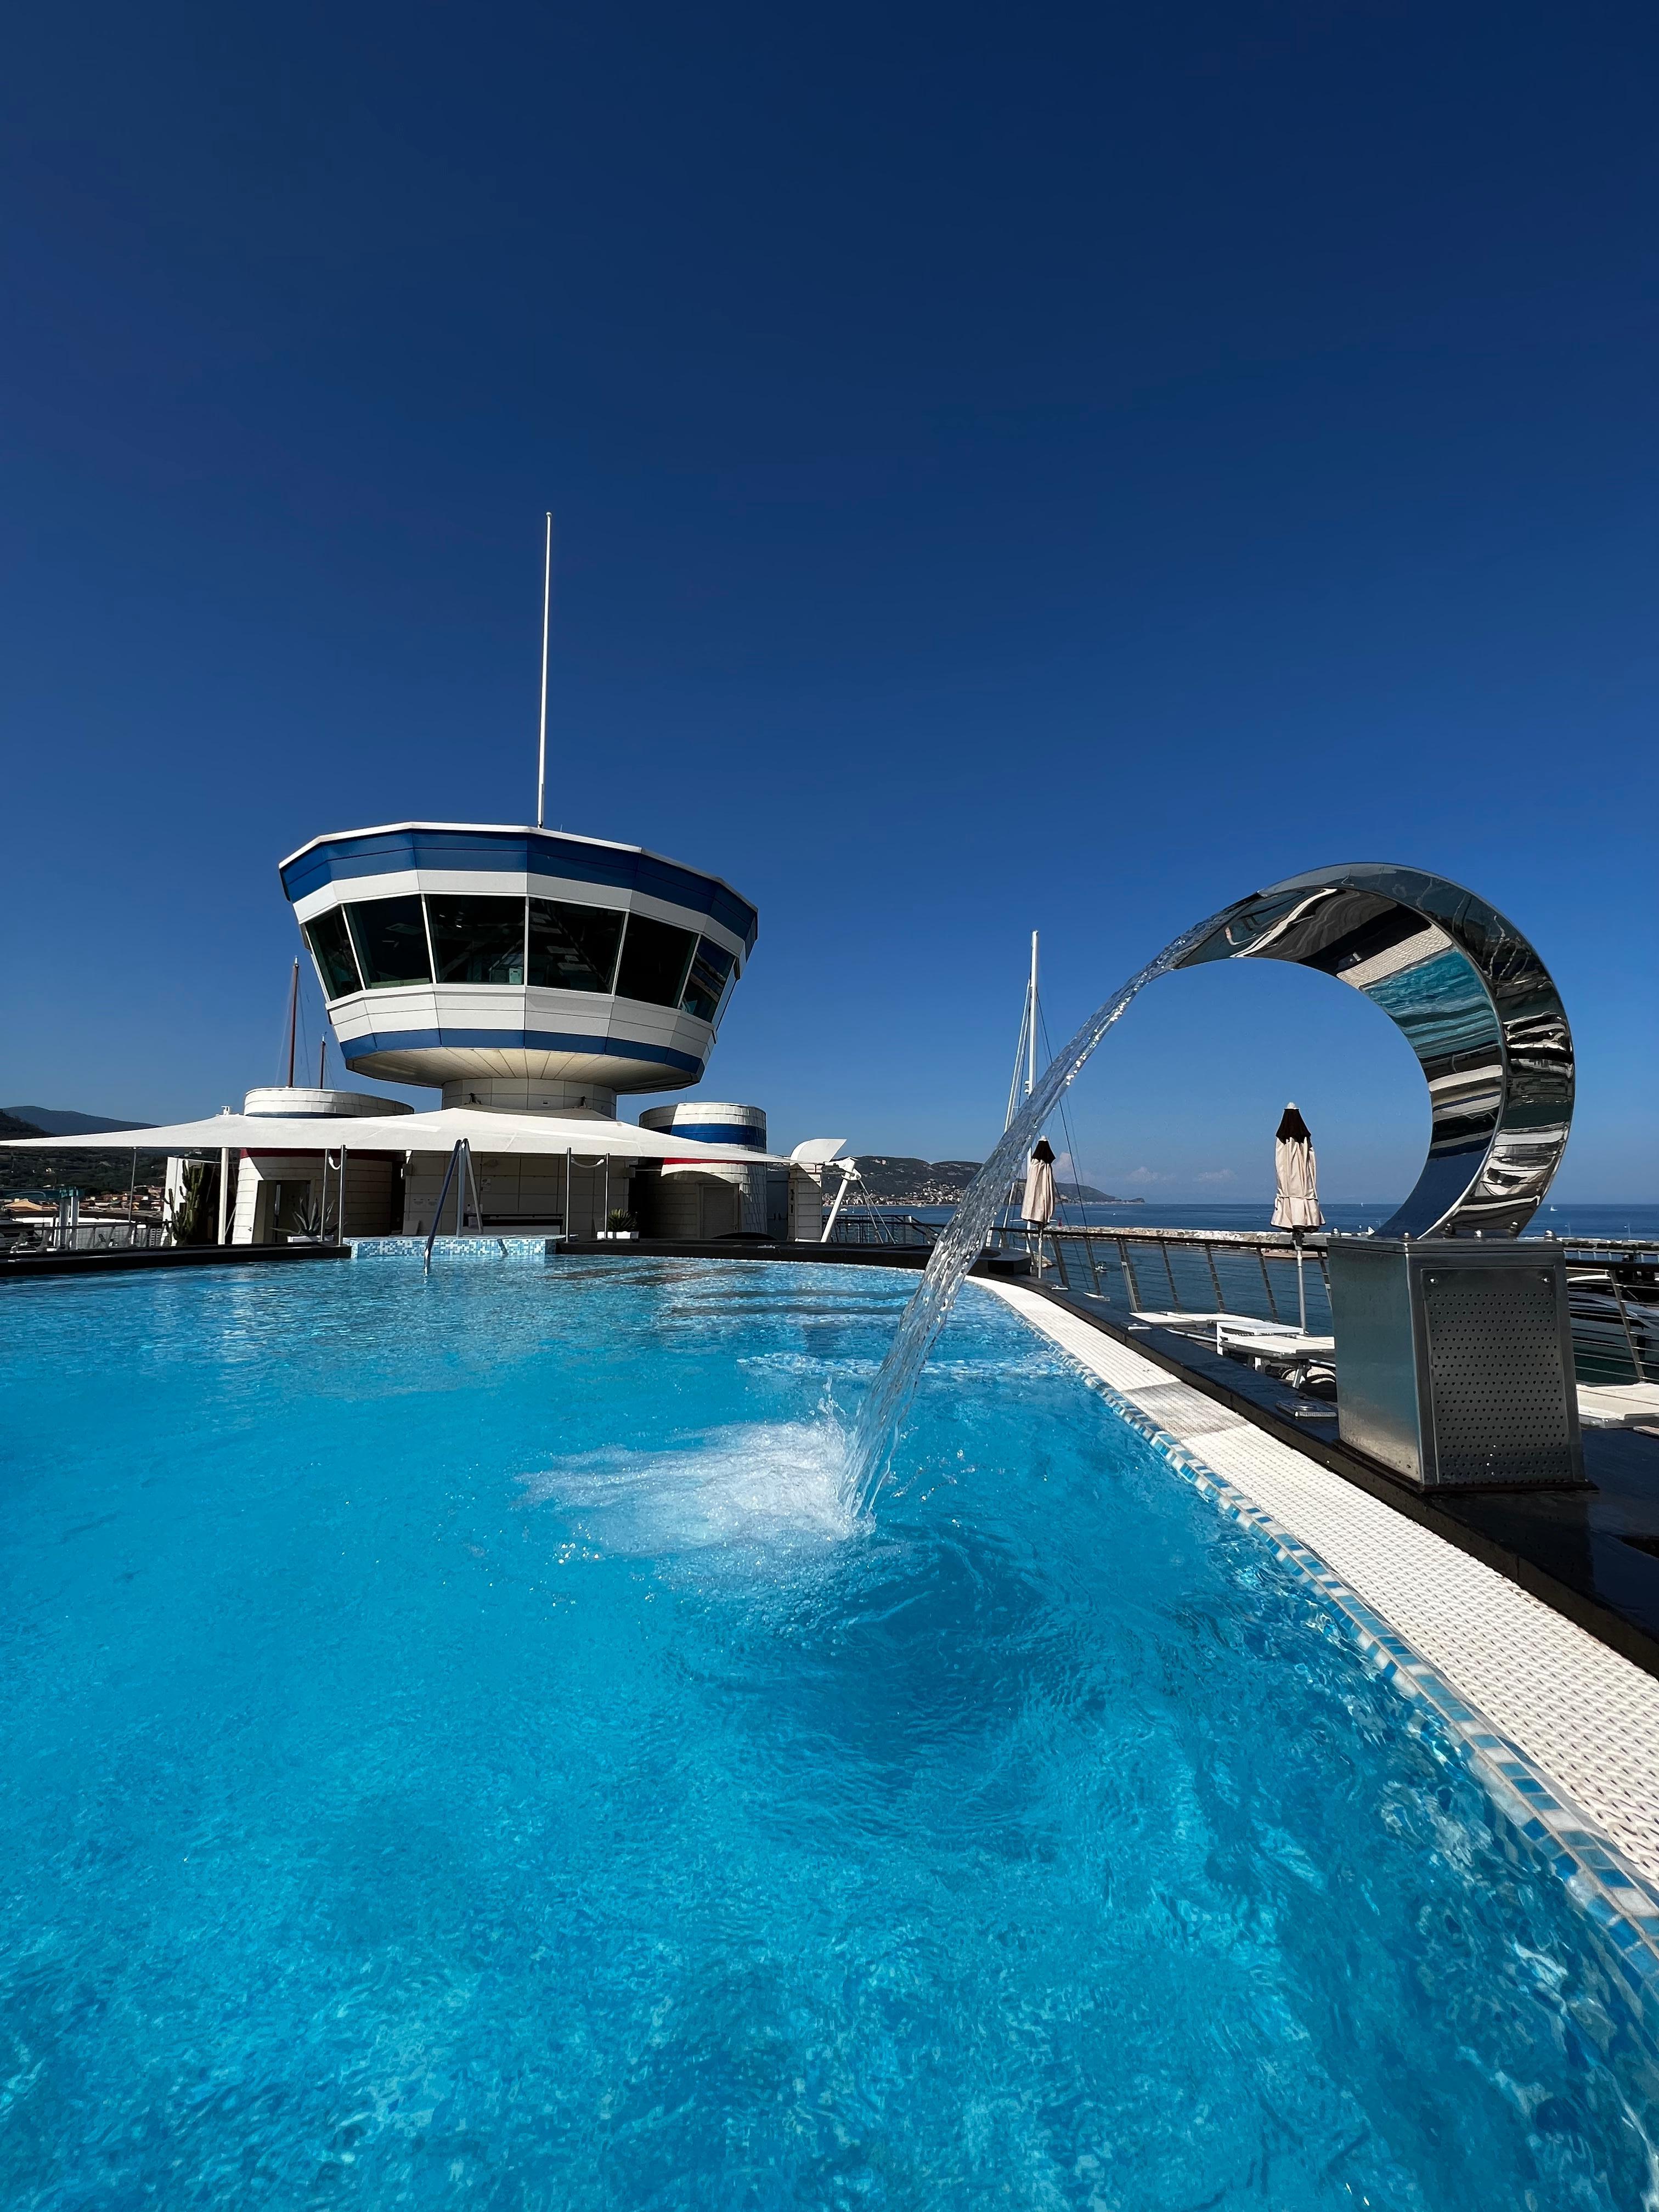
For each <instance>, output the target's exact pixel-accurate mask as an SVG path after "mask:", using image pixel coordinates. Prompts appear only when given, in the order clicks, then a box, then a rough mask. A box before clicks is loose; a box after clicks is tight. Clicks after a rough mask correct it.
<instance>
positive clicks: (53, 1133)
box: [0, 1106, 155, 1137]
mask: <svg viewBox="0 0 1659 2212" xmlns="http://www.w3.org/2000/svg"><path fill="white" fill-rule="evenodd" d="M0 1115H4V1116H5V1117H7V1118H13V1117H15V1119H16V1120H17V1121H27V1123H28V1125H29V1126H28V1127H27V1129H0V1136H9V1137H21V1136H30V1137H95V1136H96V1135H97V1134H98V1133H99V1131H100V1129H153V1128H154V1127H155V1122H154V1121H112V1120H111V1118H110V1116H109V1115H107V1114H77V1113H76V1112H74V1111H73V1110H72V1109H70V1107H67V1106H0Z"/></svg>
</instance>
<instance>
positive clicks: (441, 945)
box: [426, 891, 524, 983]
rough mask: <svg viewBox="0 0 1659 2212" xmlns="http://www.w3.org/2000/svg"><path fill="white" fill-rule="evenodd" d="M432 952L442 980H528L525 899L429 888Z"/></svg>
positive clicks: (459, 981) (427, 901)
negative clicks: (442, 893)
mask: <svg viewBox="0 0 1659 2212" xmlns="http://www.w3.org/2000/svg"><path fill="white" fill-rule="evenodd" d="M426 918H427V920H428V922H429V923H430V924H431V925H432V957H433V958H434V960H435V961H436V962H437V963H438V981H440V982H441V983H522V982H523V981H524V901H523V900H522V899H515V898H472V897H470V896H469V897H455V896H448V895H445V896H438V895H437V894H436V893H435V892H432V891H428V893H427V898H426Z"/></svg>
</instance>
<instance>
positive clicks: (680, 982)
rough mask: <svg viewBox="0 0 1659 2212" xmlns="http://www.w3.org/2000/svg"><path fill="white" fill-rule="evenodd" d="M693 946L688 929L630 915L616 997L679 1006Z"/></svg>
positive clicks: (694, 941)
mask: <svg viewBox="0 0 1659 2212" xmlns="http://www.w3.org/2000/svg"><path fill="white" fill-rule="evenodd" d="M696 943H697V940H696V937H695V936H694V934H693V933H692V932H691V931H690V930H689V929H676V928H675V927H673V925H672V924H671V922H666V921H652V920H651V919H650V917H649V916H648V915H642V914H630V915H629V917H628V935H627V936H626V938H624V939H623V956H622V967H621V969H620V971H619V973H618V975H617V997H618V998H621V999H641V1000H644V1002H645V1004H646V1005H647V1006H678V1004H679V1002H680V994H681V993H682V992H683V991H684V988H685V977H686V971H687V969H689V968H690V965H691V955H692V953H693V951H695V950H696Z"/></svg>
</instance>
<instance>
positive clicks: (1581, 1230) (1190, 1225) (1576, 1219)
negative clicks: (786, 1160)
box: [883, 1198, 1659, 1237]
mask: <svg viewBox="0 0 1659 2212" xmlns="http://www.w3.org/2000/svg"><path fill="white" fill-rule="evenodd" d="M883 1211H884V1212H890V1213H900V1214H902V1213H908V1214H909V1215H910V1216H911V1218H913V1219H915V1220H917V1221H948V1220H949V1219H950V1218H951V1208H950V1207H949V1206H889V1207H884V1209H883ZM1393 1211H1394V1207H1393V1206H1391V1205H1388V1206H1383V1205H1378V1206H1340V1205H1329V1206H1327V1207H1326V1209H1325V1218H1326V1221H1327V1223H1328V1225H1329V1226H1330V1227H1331V1228H1333V1229H1376V1228H1380V1227H1381V1226H1382V1225H1383V1222H1385V1221H1386V1220H1387V1219H1388V1218H1389V1214H1390V1213H1392V1212H1393ZM1272 1218H1273V1200H1271V1199H1270V1198H1264V1199H1262V1200H1261V1201H1260V1202H1259V1203H1257V1204H1255V1205H1250V1206H1223V1205H1217V1204H1214V1203H1213V1202H1212V1203H1208V1204H1205V1205H1200V1206H1165V1205H1164V1204H1163V1203H1161V1202H1160V1201H1157V1200H1148V1202H1147V1203H1146V1205H1144V1206H1066V1208H1065V1209H1064V1210H1063V1211H1062V1212H1061V1214H1060V1221H1061V1224H1062V1225H1066V1226H1070V1227H1073V1228H1089V1229H1266V1228H1268V1227H1269V1226H1271V1224H1272ZM1546 1231H1553V1233H1554V1234H1555V1235H1556V1236H1558V1237H1659V1206H1656V1205H1645V1206H1644V1205H1628V1206H1570V1205H1562V1206H1541V1208H1540V1209H1539V1211H1538V1212H1537V1213H1536V1214H1535V1215H1534V1218H1533V1220H1532V1223H1531V1225H1530V1233H1531V1234H1532V1235H1534V1236H1542V1235H1543V1234H1544V1233H1545V1232H1546Z"/></svg>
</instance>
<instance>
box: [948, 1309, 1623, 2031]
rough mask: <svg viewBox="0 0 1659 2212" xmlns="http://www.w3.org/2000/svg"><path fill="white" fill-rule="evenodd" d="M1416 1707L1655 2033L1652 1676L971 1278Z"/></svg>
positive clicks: (1352, 1488) (1111, 1354) (1418, 1529)
mask: <svg viewBox="0 0 1659 2212" xmlns="http://www.w3.org/2000/svg"><path fill="white" fill-rule="evenodd" d="M979 1287H980V1288H981V1289H982V1290H985V1291H989V1292H990V1293H991V1294H992V1296H993V1297H998V1298H1000V1299H1001V1300H1002V1301H1003V1302H1004V1304H1006V1305H1007V1306H1009V1307H1011V1308H1012V1310H1013V1311H1014V1312H1015V1313H1017V1314H1018V1315H1019V1316H1020V1317H1021V1319H1022V1320H1024V1321H1025V1322H1029V1323H1030V1326H1031V1327H1032V1328H1036V1330H1038V1331H1039V1332H1040V1334H1042V1335H1043V1336H1045V1337H1047V1338H1048V1340H1049V1341H1050V1342H1051V1343H1052V1344H1054V1345H1055V1346H1058V1348H1059V1349H1060V1351H1061V1352H1065V1353H1066V1354H1067V1356H1068V1357H1069V1358H1072V1359H1073V1360H1074V1361H1075V1362H1076V1363H1077V1364H1078V1365H1079V1367H1081V1368H1082V1369H1083V1370H1085V1374H1087V1375H1088V1376H1089V1377H1090V1378H1091V1381H1092V1382H1094V1383H1096V1384H1097V1386H1098V1387H1100V1389H1102V1390H1103V1393H1104V1395H1106V1397H1107V1398H1108V1399H1109V1401H1110V1402H1111V1403H1112V1405H1113V1407H1115V1410H1116V1412H1117V1413H1119V1414H1120V1415H1121V1417H1122V1418H1123V1419H1126V1420H1127V1421H1128V1422H1129V1423H1130V1424H1131V1425H1133V1427H1135V1428H1137V1429H1139V1431H1140V1432H1141V1433H1142V1434H1143V1435H1145V1436H1146V1437H1148V1439H1149V1440H1150V1441H1151V1442H1152V1443H1153V1444H1155V1445H1156V1446H1157V1447H1158V1449H1159V1450H1160V1451H1161V1452H1162V1453H1163V1455H1164V1458H1165V1459H1166V1460H1168V1461H1169V1462H1170V1465H1171V1467H1172V1468H1174V1469H1175V1470H1176V1472H1177V1473H1178V1474H1181V1475H1182V1476H1183V1477H1184V1478H1185V1479H1186V1480H1188V1481H1189V1482H1191V1483H1193V1484H1194V1486H1195V1487H1196V1488H1197V1489H1198V1490H1200V1492H1202V1493H1203V1494H1204V1495H1205V1496H1206V1497H1207V1498H1209V1499H1210V1501H1211V1502H1212V1504H1214V1505H1216V1506H1217V1507H1218V1509H1219V1510H1221V1511H1222V1512H1224V1513H1225V1514H1227V1515H1229V1516H1231V1517H1232V1518H1234V1519H1236V1520H1238V1521H1240V1522H1243V1523H1245V1524H1246V1525H1248V1526H1249V1527H1250V1528H1254V1529H1255V1531H1256V1532H1257V1533H1258V1534H1261V1535H1262V1536H1264V1537H1265V1538H1266V1539H1267V1541H1268V1542H1269V1543H1270V1544H1272V1546H1273V1548H1274V1550H1275V1551H1276V1552H1277V1553H1279V1556H1280V1557H1281V1558H1282V1559H1285V1560H1286V1561H1287V1562H1289V1563H1290V1564H1291V1565H1293V1566H1294V1567H1296V1568H1297V1570H1299V1571H1300V1572H1301V1573H1303V1574H1304V1575H1305V1576H1306V1577H1307V1578H1308V1579H1309V1581H1310V1582H1311V1583H1313V1584H1314V1585H1315V1586H1316V1588H1317V1589H1319V1591H1320V1593H1321V1595H1322V1596H1323V1597H1324V1598H1325V1600H1326V1601H1328V1603H1329V1604H1330V1605H1331V1606H1332V1607H1334V1609H1335V1610H1336V1611H1337V1612H1338V1613H1340V1614H1341V1615H1343V1616H1345V1617H1346V1620H1347V1622H1348V1624H1349V1625H1350V1626H1351V1628H1352V1632H1353V1633H1354V1635H1355V1637H1356V1638H1357V1640H1358V1645H1359V1649H1360V1650H1361V1651H1362V1652H1363V1653H1364V1656H1365V1657H1366V1658H1367V1659H1368V1660H1369V1661H1370V1663H1371V1664H1372V1665H1373V1666H1374V1667H1375V1668H1376V1669H1377V1671H1378V1672H1379V1673H1380V1674H1382V1675H1383V1677H1384V1678H1385V1679H1386V1680H1388V1681H1389V1682H1390V1683H1391V1684H1392V1685H1393V1686H1394V1687H1395V1689H1396V1690H1398V1691H1399V1692H1401V1695H1403V1696H1406V1697H1408V1698H1412V1699H1419V1700H1421V1701H1422V1704H1423V1705H1424V1707H1425V1710H1427V1711H1430V1712H1431V1713H1432V1714H1433V1716H1434V1717H1435V1718H1436V1719H1437V1722H1438V1723H1439V1724H1440V1726H1441V1727H1442V1729H1443V1731H1444V1732H1445V1734H1446V1735H1447V1737H1448V1738H1449V1741H1450V1742H1451V1743H1452V1744H1453V1746H1454V1747H1455V1749H1456V1751H1457V1752H1458V1753H1459V1754H1460V1756H1461V1757H1462V1759H1463V1761H1464V1762H1465V1764H1467V1765H1468V1767H1469V1768H1470V1769H1471V1771H1473V1773H1474V1776H1475V1778H1477V1779H1478V1780H1479V1781H1480V1784H1482V1786H1483V1787H1484V1789H1485V1790H1486V1794H1487V1796H1488V1798H1489V1800H1490V1802H1492V1805H1493V1807H1494V1808H1495V1809H1496V1810H1497V1812H1498V1814H1499V1815H1500V1816H1501V1820H1502V1822H1503V1823H1504V1826H1507V1828H1508V1829H1509V1830H1510V1831H1511V1832H1513V1835H1514V1836H1515V1838H1516V1839H1517V1848H1524V1849H1525V1850H1528V1851H1529V1852H1530V1853H1532V1854H1534V1855H1535V1857H1537V1858H1538V1859H1539V1860H1541V1862H1542V1863H1544V1864H1546V1865H1547V1866H1548V1868H1549V1869H1551V1871H1553V1873H1554V1874H1555V1875H1556V1876H1557V1877H1558V1879H1559V1880H1560V1881H1562V1882H1563V1883H1564V1884H1565V1886H1566V1887H1567V1889H1568V1891H1569V1892H1570V1893H1571V1896H1572V1897H1573V1899H1574V1900H1575V1901H1576V1902H1577V1905H1579V1906H1580V1907H1581V1908H1582V1909H1583V1911H1584V1912H1585V1913H1586V1915H1587V1916H1588V1917H1589V1921H1590V1923H1591V1924H1592V1926H1593V1927H1594V1929H1595V1930H1596V1931H1597V1933H1598V1935H1599V1936H1601V1939H1602V1940H1601V1943H1600V1945H1599V1947H1598V1948H1600V1949H1601V1954H1602V1956H1603V1958H1604V1959H1605V1960H1607V1964H1608V1966H1610V1967H1611V1968H1612V1969H1613V1972H1616V1973H1617V1974H1618V1975H1619V1977H1620V1979H1621V1980H1622V1981H1623V1983H1624V1984H1625V1986H1626V1990H1628V1991H1629V1993H1630V1995H1631V1997H1632V2001H1633V2002H1634V2003H1635V2005H1636V2007H1637V2009H1638V2015H1640V2017H1641V2018H1642V2020H1643V2021H1644V2024H1645V2026H1646V2027H1647V2029H1648V2031H1649V2032H1650V2033H1651V2034H1653V2035H1656V2036H1659V1681H1656V1680H1654V1678H1653V1677H1652V1676H1651V1675H1649V1674H1644V1672H1643V1671H1642V1669H1641V1668H1638V1667H1636V1666H1633V1665H1632V1663H1631V1662H1630V1661H1629V1660H1627V1659H1625V1658H1623V1657H1621V1656H1620V1654H1619V1653H1618V1652H1616V1651H1613V1650H1610V1649H1609V1648H1608V1647H1607V1645H1606V1644H1601V1643H1599V1642H1598V1641H1597V1640H1596V1638H1595V1637H1593V1636H1591V1635H1589V1633H1588V1632H1587V1631H1585V1630H1583V1629H1582V1628H1580V1627H1579V1626H1577V1623H1576V1622H1573V1621H1570V1620H1566V1619H1565V1616H1564V1615H1562V1614H1560V1613H1557V1612H1555V1611H1554V1610H1553V1607H1549V1606H1547V1605H1546V1604H1545V1603H1544V1602H1543V1601H1542V1600H1541V1599H1539V1598H1535V1597H1533V1596H1532V1595H1530V1594H1529V1593H1528V1592H1527V1591H1525V1590H1523V1589H1521V1588H1520V1587H1519V1585H1518V1584H1516V1583H1511V1582H1510V1581H1508V1580H1507V1579H1506V1578H1505V1577H1504V1576H1502V1575H1500V1574H1498V1573H1497V1572H1496V1571H1495V1570H1494V1569H1492V1568H1491V1567H1488V1566H1486V1565H1484V1564H1483V1563H1482V1562H1481V1561H1480V1560H1479V1559H1472V1558H1470V1557H1469V1555H1468V1553H1464V1552H1462V1551H1460V1550H1459V1549H1458V1548H1457V1547H1456V1546H1455V1545H1453V1544H1449V1543H1448V1542H1447V1541H1445V1540H1444V1538H1443V1537H1441V1536H1438V1535H1437V1534H1435V1533H1434V1531H1433V1530H1432V1529H1430V1528H1424V1527H1423V1526H1422V1525H1421V1524H1420V1523H1419V1522H1414V1521H1411V1520H1407V1518H1406V1516H1404V1515H1403V1514H1401V1513H1397V1512H1395V1510H1394V1509H1393V1508H1392V1507H1391V1506H1389V1505H1388V1504H1384V1503H1383V1500H1382V1499H1380V1498H1373V1497H1371V1496H1370V1493H1369V1492H1365V1491H1363V1490H1361V1489H1359V1488H1358V1486H1356V1485H1355V1484H1353V1483H1351V1482H1347V1481H1346V1480H1344V1479H1343V1477H1342V1476H1340V1474H1334V1473H1332V1472H1331V1471H1330V1469H1328V1468H1323V1467H1321V1466H1320V1465H1319V1464H1318V1462H1316V1461H1315V1460H1312V1459H1310V1458H1309V1457H1308V1456H1307V1455H1305V1454H1304V1453H1302V1452H1298V1451H1296V1450H1294V1449H1292V1448H1291V1446H1290V1445H1288V1444H1285V1443H1280V1442H1279V1439H1278V1438H1277V1437H1271V1436H1269V1435H1267V1433H1266V1431H1263V1430H1261V1429H1259V1428H1257V1427H1256V1426H1255V1424H1254V1423H1253V1422H1251V1421H1249V1420H1247V1419H1244V1417H1243V1415H1241V1414H1238V1413H1233V1412H1232V1411H1231V1409H1230V1408H1229V1407H1225V1406H1222V1405H1220V1404H1219V1403H1218V1402H1217V1401H1215V1400H1214V1399H1212V1398H1210V1397H1208V1396H1206V1395H1205V1393H1204V1392H1202V1391H1201V1390H1198V1389H1194V1387H1193V1386H1192V1385H1191V1384H1190V1383H1183V1382H1182V1381H1180V1380H1179V1379H1178V1378H1177V1377H1176V1376H1172V1375H1170V1373H1169V1372H1168V1371H1167V1370H1165V1369H1164V1368H1162V1367H1159V1366H1157V1365H1156V1364H1154V1363H1153V1362H1152V1360H1150V1359H1148V1358H1145V1357H1144V1355H1143V1354H1141V1353H1140V1352H1136V1351H1134V1350H1133V1349H1132V1348H1131V1347H1130V1346H1127V1345H1122V1344H1120V1343H1119V1342H1118V1341H1117V1340H1116V1339H1115V1337H1112V1336H1109V1335H1107V1334H1105V1332H1104V1331H1103V1330H1101V1329H1097V1328H1091V1327H1090V1325H1089V1323H1088V1322H1086V1321H1085V1320H1083V1319H1082V1318H1081V1317H1080V1316H1077V1315H1075V1314H1072V1313H1068V1312H1067V1311H1066V1309H1065V1308H1064V1307H1061V1306H1056V1305H1054V1304H1051V1303H1050V1302H1049V1301H1048V1299H1047V1298H1044V1297H1039V1296H1037V1295H1036V1293H1035V1292H1033V1291H1029V1290H1026V1289H1024V1288H1023V1287H1022V1286H1021V1285H1018V1284H1011V1283H1000V1282H996V1281H986V1280H982V1279H981V1280H980V1282H979Z"/></svg>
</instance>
